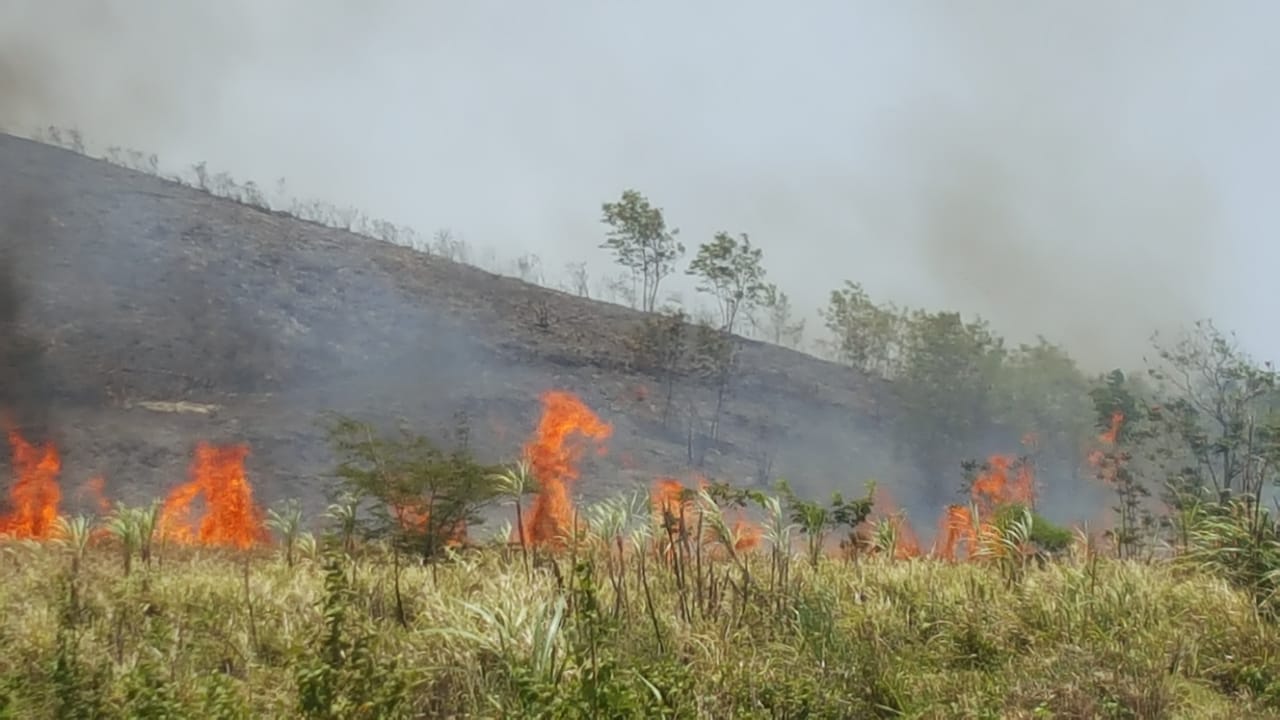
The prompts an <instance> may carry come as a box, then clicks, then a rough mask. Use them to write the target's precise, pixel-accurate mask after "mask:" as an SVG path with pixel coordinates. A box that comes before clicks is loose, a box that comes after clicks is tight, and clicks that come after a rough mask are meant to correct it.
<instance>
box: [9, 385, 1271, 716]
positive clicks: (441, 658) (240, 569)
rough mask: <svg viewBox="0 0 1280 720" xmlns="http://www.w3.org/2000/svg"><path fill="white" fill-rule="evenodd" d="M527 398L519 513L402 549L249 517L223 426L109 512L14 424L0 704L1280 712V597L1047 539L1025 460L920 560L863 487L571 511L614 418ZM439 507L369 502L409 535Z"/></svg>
mask: <svg viewBox="0 0 1280 720" xmlns="http://www.w3.org/2000/svg"><path fill="white" fill-rule="evenodd" d="M542 410H543V412H542V416H541V419H540V420H539V422H538V424H537V426H536V428H535V430H534V432H533V434H532V436H531V437H530V439H529V440H528V442H527V443H526V444H525V446H524V458H523V462H521V463H520V464H519V465H518V466H517V468H516V469H514V470H511V471H510V472H508V473H507V474H505V475H502V476H501V479H502V480H503V482H502V483H500V484H499V487H500V488H503V489H502V490H500V492H502V493H505V494H507V495H509V496H510V497H511V498H512V499H514V500H515V503H516V506H517V514H516V518H517V521H518V523H519V526H518V527H520V528H523V532H520V531H519V530H518V529H517V531H516V532H514V533H513V532H512V530H511V528H500V529H499V530H498V532H497V533H496V534H495V535H493V537H492V539H490V540H481V539H477V536H476V534H475V533H473V532H469V530H473V528H467V527H465V525H463V524H451V525H449V526H448V527H443V528H439V530H440V531H441V532H443V533H444V534H445V535H446V536H447V537H446V538H445V540H446V541H445V542H443V543H441V544H439V546H438V547H439V554H436V553H434V552H433V553H431V554H428V555H425V556H423V557H419V558H417V559H414V560H411V559H409V558H408V557H406V555H405V554H404V546H403V545H401V544H399V543H397V542H394V541H392V540H391V539H390V538H384V539H376V538H375V539H364V540H361V539H360V538H358V537H356V534H355V528H356V526H357V523H356V522H355V517H356V509H355V508H356V506H355V505H354V504H343V503H342V502H339V503H337V504H335V505H333V506H331V508H330V512H329V516H328V518H327V520H326V521H325V522H326V525H327V529H328V530H329V531H330V532H329V534H327V535H325V536H324V537H325V540H324V541H317V539H316V538H315V536H313V535H311V534H310V533H307V532H305V531H303V530H302V518H301V515H300V511H298V510H297V509H296V508H294V509H293V510H286V511H284V512H279V511H276V510H271V511H268V512H266V513H263V511H262V510H261V509H259V508H258V506H257V505H256V504H255V502H254V499H253V491H252V488H251V486H250V483H249V479H248V477H247V475H246V473H245V467H244V465H245V459H246V457H247V454H248V448H246V447H243V446H237V445H231V446H213V445H208V444H201V445H199V446H198V447H197V448H196V450H195V454H194V458H193V462H192V465H191V469H190V477H189V478H188V481H187V482H186V483H184V484H181V485H178V486H176V487H174V488H173V489H172V490H171V491H170V492H169V493H168V495H167V497H166V498H165V499H163V500H162V501H158V502H156V503H155V504H153V505H152V506H151V507H150V508H127V507H122V506H119V505H116V506H115V507H110V505H109V503H108V501H107V499H106V494H105V484H104V482H103V481H102V480H101V479H97V478H95V479H91V480H90V481H88V482H87V483H85V484H84V486H83V487H82V492H80V493H78V494H81V495H84V496H86V497H87V498H88V499H89V501H90V502H91V503H92V504H93V505H94V506H96V507H97V508H98V510H99V512H101V513H103V514H104V515H105V518H104V519H102V520H101V521H96V520H95V519H93V518H89V517H86V516H76V517H66V516H64V515H62V514H60V510H59V504H60V502H61V499H62V492H61V490H60V488H59V485H58V481H57V475H58V472H59V469H60V465H59V460H58V455H57V451H56V448H54V447H53V446H52V445H38V444H33V443H29V442H27V441H26V440H25V439H24V438H22V437H21V436H20V435H19V434H18V433H16V432H11V433H10V437H9V440H10V444H11V448H12V452H13V458H14V463H13V465H14V470H15V475H16V477H15V482H14V484H13V486H12V488H11V491H10V496H9V503H8V504H9V506H10V507H11V510H10V512H8V514H6V515H4V516H3V517H0V535H4V536H7V538H8V539H5V540H0V551H2V553H3V555H2V556H0V562H3V563H4V564H5V566H6V567H7V568H9V577H8V578H7V582H6V583H4V584H3V585H0V602H3V603H4V607H5V608H6V613H5V614H4V615H3V616H0V642H4V643H5V646H6V648H8V649H9V652H7V653H5V654H3V655H0V718H7V717H35V718H39V717H192V716H212V717H219V718H257V717H317V718H337V717H343V718H347V717H355V718H359V717H369V718H373V717H379V718H381V717H387V718H394V717H557V718H558V717H619V718H622V717H636V718H651V717H671V718H704V717H705V718H719V717H839V718H843V717H923V718H954V717H1010V718H1042V717H1068V718H1076V717H1079V718H1085V717H1088V718H1093V717H1131V718H1164V717H1190V718H1212V717H1232V718H1236V717H1241V716H1246V717H1280V656H1277V655H1276V654H1275V652H1274V648H1275V647H1277V646H1278V642H1280V626H1278V625H1277V624H1276V622H1275V620H1274V619H1273V618H1274V615H1271V614H1267V613H1260V612H1259V608H1260V607H1261V605H1260V604H1259V603H1260V601H1261V602H1262V603H1263V604H1265V603H1269V602H1271V601H1272V600H1273V598H1270V596H1268V597H1262V596H1260V595H1258V594H1256V593H1253V592H1250V590H1251V588H1241V587H1240V583H1239V582H1237V583H1236V585H1235V586H1232V585H1231V584H1230V582H1231V580H1232V578H1231V577H1229V576H1225V575H1224V574H1223V573H1220V572H1216V573H1215V572H1209V571H1205V570H1204V569H1202V568H1205V567H1208V565H1207V564H1204V563H1202V564H1201V568H1200V569H1198V568H1197V565H1196V563H1195V562H1191V563H1188V562H1186V560H1187V559H1188V558H1191V559H1194V558H1195V557H1196V555H1195V554H1194V553H1188V554H1187V555H1186V556H1185V557H1183V558H1175V559H1173V560H1170V561H1162V562H1152V563H1148V564H1139V563H1136V562H1132V561H1121V560H1116V559H1107V558H1103V557H1101V556H1100V554H1099V551H1098V548H1097V547H1096V546H1095V545H1094V543H1093V541H1092V540H1090V539H1089V538H1088V537H1087V536H1085V535H1084V534H1080V535H1079V536H1078V537H1076V538H1075V539H1074V541H1072V540H1071V539H1070V538H1066V539H1061V538H1060V539H1059V540H1061V542H1057V544H1056V546H1057V547H1059V550H1060V551H1059V552H1056V553H1055V552H1047V551H1046V549H1047V544H1046V542H1045V541H1044V540H1043V538H1044V537H1045V536H1044V531H1043V530H1042V529H1041V527H1040V525H1041V521H1040V520H1038V516H1036V515H1035V514H1034V513H1033V512H1032V511H1031V509H1030V508H1031V507H1033V506H1034V501H1035V496H1034V494H1035V477H1034V471H1033V468H1032V466H1031V465H1030V464H1028V463H1027V462H1025V461H1024V460H1023V459H1019V458H1014V457H1006V456H996V457H993V458H991V459H990V460H989V461H988V462H987V463H985V464H984V465H982V466H981V468H979V469H978V471H977V472H976V474H975V476H974V478H973V482H972V486H971V502H970V504H969V505H968V506H962V505H956V506H952V507H950V508H947V509H946V510H945V512H944V514H943V519H942V520H941V522H940V525H941V528H942V532H941V533H940V535H939V541H938V543H936V544H935V545H934V546H933V547H931V548H929V549H927V550H926V549H924V548H922V547H921V544H920V542H919V540H918V539H917V538H916V536H915V533H914V532H913V531H912V529H911V527H910V525H908V524H907V522H906V519H905V517H904V516H903V514H901V513H900V512H897V511H896V510H895V506H894V503H893V501H892V498H891V497H890V496H889V495H888V493H886V492H885V491H884V489H883V488H879V487H873V488H871V489H870V490H869V493H868V496H867V498H865V499H853V500H845V499H843V498H841V497H840V496H838V495H837V496H836V497H834V498H833V500H832V504H831V505H830V506H829V507H828V506H826V505H822V504H819V503H813V502H808V501H803V500H801V499H799V498H795V497H794V496H792V495H791V494H790V491H789V489H788V488H787V486H785V485H782V486H780V491H785V492H783V493H782V494H781V495H778V496H769V495H764V494H761V493H753V492H747V491H736V490H734V489H732V488H729V487H728V486H725V485H723V484H718V483H714V482H710V481H708V480H706V479H704V478H694V479H693V481H692V482H689V483H684V482H681V481H679V480H676V479H673V478H660V479H657V480H656V481H655V482H654V483H653V486H652V488H649V489H646V490H640V491H638V492H637V493H635V494H634V495H632V496H629V497H616V498H613V499H609V500H605V501H602V502H598V503H596V504H593V505H589V506H586V507H581V508H578V507H575V506H574V504H573V503H572V501H571V492H570V490H571V485H572V483H574V482H575V481H577V480H578V478H579V475H580V469H579V461H580V460H581V458H582V456H583V454H584V453H585V452H587V451H588V450H589V449H591V448H592V447H593V446H594V447H595V449H596V451H597V452H603V451H604V445H603V443H604V441H605V440H607V439H608V437H609V436H610V434H611V432H612V428H611V427H610V426H609V425H608V424H607V423H605V422H604V421H602V420H601V419H600V418H599V417H597V416H596V415H595V414H594V413H593V412H592V411H591V410H590V409H589V408H588V407H587V406H586V405H585V404H584V403H583V402H582V401H581V400H580V399H579V398H577V397H575V396H573V395H571V394H568V393H559V392H552V393H547V394H546V395H544V397H543V398H542ZM1119 422H1120V420H1116V425H1117V426H1118V423H1119ZM1100 442H1101V443H1102V444H1103V445H1106V444H1107V442H1108V437H1107V435H1105V434H1104V436H1103V437H1101V438H1100ZM370 447H373V446H372V445H370ZM374 454H375V456H376V457H375V460H377V461H378V462H376V463H375V471H374V476H376V477H381V476H382V475H383V474H387V473H390V474H391V475H396V474H397V473H400V472H402V471H403V472H408V470H407V469H406V468H410V467H412V465H404V466H403V467H402V466H401V465H400V464H392V465H391V466H390V468H389V469H388V466H386V465H385V464H384V463H383V462H382V460H384V458H382V456H381V455H379V453H377V452H375V453H374ZM388 479H394V478H388ZM527 491H534V493H535V496H534V500H533V503H532V505H531V507H530V508H529V511H528V513H527V515H524V514H522V513H520V512H519V509H520V508H522V507H523V506H522V505H521V502H522V501H521V498H522V496H523V495H524V493H525V492H527ZM419 500H421V498H419ZM389 502H390V501H389ZM747 507H755V508H757V509H758V510H759V511H760V514H762V515H763V518H762V519H761V520H760V521H759V522H756V521H754V520H752V519H750V518H748V517H746V514H745V512H744V510H745V509H746V508H747ZM431 510H432V506H431V504H430V502H429V501H428V502H426V503H425V504H423V503H421V502H419V503H416V504H415V505H412V506H401V505H396V504H394V503H392V506H391V507H390V508H389V512H391V514H392V515H393V518H394V520H395V523H394V525H395V526H396V527H397V528H398V532H401V533H413V532H429V530H428V528H430V527H432V526H433V525H435V524H437V523H432V522H430V518H431V515H430V513H431ZM521 518H524V519H523V520H521ZM1210 520H1212V521H1213V522H1217V523H1219V524H1221V523H1222V522H1225V521H1224V520H1223V519H1222V518H1210ZM1205 527H1209V526H1208V525H1206V526H1205ZM836 528H844V529H846V530H849V531H850V532H849V539H848V540H846V541H843V542H840V546H841V547H840V549H839V550H836V548H835V547H834V544H833V543H827V542H826V541H827V540H829V539H832V537H831V536H832V535H833V534H834V533H832V531H833V530H835V529H836ZM272 530H273V531H274V532H275V534H276V536H277V537H276V538H273V537H272V533H271V531H272ZM1202 534H1203V533H1202ZM1197 537H1199V536H1197ZM1205 537H1207V538H1208V539H1207V540H1206V541H1205V542H1203V543H1201V547H1202V548H1204V547H1210V546H1212V547H1216V546H1213V542H1215V541H1214V540H1213V537H1210V536H1205ZM513 539H514V541H515V542H513ZM835 539H836V540H839V538H835ZM1206 543H1207V544H1206ZM425 547H436V545H434V544H430V543H428V544H426V545H425ZM824 547H825V548H827V552H826V553H825V554H824V553H823V552H822V550H823V548H824ZM798 548H803V550H800V551H798ZM1211 549H1212V548H1211ZM1278 563H1280V561H1278Z"/></svg>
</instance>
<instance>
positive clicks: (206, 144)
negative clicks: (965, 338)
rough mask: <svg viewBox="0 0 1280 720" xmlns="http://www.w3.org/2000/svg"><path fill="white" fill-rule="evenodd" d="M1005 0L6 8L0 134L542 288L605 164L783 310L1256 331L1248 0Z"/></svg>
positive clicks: (1256, 38)
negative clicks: (313, 204)
mask: <svg viewBox="0 0 1280 720" xmlns="http://www.w3.org/2000/svg"><path fill="white" fill-rule="evenodd" d="M1012 7H1014V6H1012V5H1010V4H1003V3H995V2H976V1H974V2H952V3H946V4H942V3H921V2H903V3H894V4H892V5H890V4H881V5H872V4H859V5H857V6H856V7H855V6H854V4H850V3H842V2H835V1H834V0H831V1H826V0H823V1H820V2H819V1H815V2H811V3H805V4H802V5H796V6H787V7H785V8H784V6H783V5H780V4H776V3H763V2H749V3H733V4H730V3H727V2H711V3H700V4H698V5H697V7H696V8H695V7H693V6H691V5H689V4H687V3H686V4H676V3H670V2H656V3H645V4H644V5H642V6H640V5H636V6H625V5H621V4H604V3H588V2H585V0H579V1H577V2H570V1H568V0H565V1H562V2H558V3H538V4H532V3H530V4H512V3H497V2H493V1H492V0H489V1H479V2H467V3H420V2H407V1H406V2H393V1H390V0H385V1H380V2H369V3H361V4H358V5H357V4H352V3H339V2H315V1H309V2H302V1H301V0H288V1H286V0H280V1H278V2H273V3H269V4H268V3H258V2H251V1H250V0H237V1H230V2H222V3H217V4H216V5H208V4H206V5H197V4H189V3H183V4H177V3H170V2H162V1H160V0H152V1H149V2H143V1H138V2H131V3H128V4H124V3H112V2H107V1H106V0H98V1H94V0H83V1H80V2H70V1H68V2H60V3H48V2H40V1H37V0H16V1H15V2H10V3H6V4H5V5H4V6H3V8H0V126H3V127H6V128H9V129H10V130H13V131H17V132H29V131H31V130H32V129H34V128H37V127H43V126H47V125H58V126H63V127H76V128H78V129H80V130H81V131H83V133H84V134H85V137H86V139H87V140H89V141H90V142H92V143H94V144H95V145H97V146H106V145H121V146H126V147H133V148H137V149H139V150H143V151H145V152H155V153H157V154H159V156H160V158H161V162H162V165H164V166H165V167H166V168H168V169H170V170H178V169H182V168H185V167H188V166H190V165H191V164H192V163H195V162H199V161H207V162H208V164H209V167H210V168H211V169H213V170H226V171H228V172H230V173H232V174H233V175H235V176H236V177H237V178H240V179H251V180H255V181H257V182H258V183H260V184H262V185H265V186H270V185H271V184H272V183H273V182H274V181H275V179H276V178H278V177H281V176H283V177H285V178H287V180H288V184H289V187H290V189H291V191H292V192H293V193H294V194H297V195H301V196H315V197H320V198H323V199H326V200H329V201H332V202H334V203H337V204H343V205H345V204H352V205H356V206H358V207H361V208H363V209H365V210H367V211H368V212H370V213H371V214H373V215H376V216H382V217H386V218H388V219H391V220H394V221H397V222H403V223H407V224H410V225H413V226H415V227H417V228H418V229H420V230H422V231H430V230H432V229H434V228H437V227H442V226H449V227H452V228H454V229H455V230H456V231H458V232H459V233H460V234H461V235H462V237H464V238H466V239H468V240H470V241H471V242H472V243H474V244H476V245H478V246H481V247H483V246H491V247H493V248H495V249H496V251H497V254H498V255H499V257H501V258H503V259H507V260H514V259H515V258H516V257H517V256H519V255H521V254H524V253H528V252H533V253H537V254H539V255H540V256H541V258H542V260H543V264H544V267H545V271H546V274H547V275H548V276H550V278H552V279H553V280H554V279H556V278H557V276H558V275H559V274H560V272H561V271H560V268H561V267H562V266H563V264H564V263H566V262H570V261H578V260H589V261H590V265H591V268H592V271H593V275H594V276H595V277H596V278H599V277H600V276H601V275H602V274H604V273H609V272H612V270H611V269H610V266H609V258H607V257H606V256H605V255H603V253H602V251H599V250H598V249H596V246H597V245H598V244H599V242H600V238H601V231H600V227H599V217H598V213H599V205H600V203H601V202H603V201H606V200H610V199H613V198H614V197H616V196H617V195H618V193H620V192H621V190H622V189H624V188H626V187H636V188H637V189H640V190H641V191H642V192H645V193H646V194H648V195H649V196H650V197H651V199H652V200H653V201H654V202H655V203H657V204H658V205H660V206H663V207H665V208H666V210H667V212H668V215H669V220H670V221H671V222H672V223H673V224H674V225H676V226H678V227H680V228H681V230H682V238H683V239H684V240H685V242H686V244H689V245H696V244H697V243H698V242H701V241H703V240H705V239H708V238H710V237H711V235H712V234H713V233H714V232H715V231H717V230H728V231H730V232H735V233H736V232H748V233H750V234H751V235H752V238H753V239H754V240H755V241H756V242H757V243H759V244H760V245H761V246H762V247H763V248H764V249H765V253H766V261H767V266H768V269H769V272H770V276H771V279H773V280H774V281H776V282H777V283H778V284H779V285H780V286H781V287H782V288H783V289H784V290H786V291H787V292H789V293H790V294H791V295H792V296H793V298H794V302H795V304H796V305H797V306H799V307H804V308H817V307H818V306H820V305H821V304H823V303H824V302H825V298H826V295H827V293H828V292H829V291H830V290H831V289H833V288H835V287H838V286H839V285H840V283H841V282H842V281H843V280H845V279H852V280H856V281H860V282H862V283H863V284H864V285H865V286H866V287H867V288H868V290H869V291H870V292H871V293H872V294H873V296H875V297H877V298H881V299H886V300H892V301H895V302H898V303H900V304H909V305H924V306H927V307H930V308H942V309H955V310H961V311H963V312H965V313H966V314H972V313H978V314H981V315H982V316H984V317H986V318H988V319H990V320H991V321H992V323H993V325H994V326H995V327H996V329H997V330H998V331H1000V332H1003V333H1005V334H1007V335H1009V336H1010V337H1011V338H1012V339H1014V340H1031V339H1032V338H1033V337H1034V335H1035V334H1043V335H1045V336H1046V337H1047V338H1048V339H1050V340H1053V341H1059V342H1063V343H1065V344H1066V345H1067V346H1068V347H1069V349H1070V350H1071V351H1072V352H1073V353H1074V354H1076V355H1077V356H1079V357H1080V358H1081V359H1082V360H1083V361H1085V362H1086V363H1088V364H1090V365H1095V366H1099V367H1108V366H1111V365H1114V364H1127V365H1131V364H1134V363H1136V362H1138V360H1139V358H1140V356H1141V354H1142V351H1143V350H1144V349H1145V347H1146V344H1147V337H1148V336H1149V334H1150V333H1151V331H1153V330H1155V329H1158V328H1162V327H1169V326H1172V325H1176V324H1179V323H1182V322H1183V321H1186V320H1190V319H1194V318H1195V317H1198V316H1203V315H1212V316H1214V317H1215V318H1219V319H1220V320H1221V321H1222V323H1223V324H1224V325H1226V326H1229V327H1233V328H1236V329H1238V330H1240V332H1241V333H1242V336H1243V338H1244V340H1245V343H1246V346H1248V347H1249V348H1250V349H1252V350H1254V351H1255V352H1257V353H1259V354H1262V355H1265V356H1270V357H1276V356H1280V347H1278V346H1277V345H1275V344H1271V345H1268V344H1267V342H1268V338H1267V337H1266V333H1267V330H1268V328H1267V324H1266V318H1265V317H1263V316H1262V311H1261V310H1256V309H1254V308H1255V307H1256V306H1257V305H1258V303H1257V300H1256V298H1255V297H1254V296H1253V295H1254V293H1256V291H1255V290H1254V288H1256V287H1258V286H1259V282H1260V281H1262V280H1263V279H1264V277H1265V276H1264V275H1263V274H1262V273H1263V272H1264V271H1265V270H1264V269H1265V268H1266V267H1268V266H1274V264H1273V263H1274V260H1275V259H1277V258H1276V257H1275V255H1276V253H1277V251H1275V250H1271V249H1270V247H1269V245H1270V243H1269V242H1268V240H1269V239H1270V235H1271V234H1272V232H1273V231H1274V229H1275V228H1276V225H1277V222H1278V221H1280V219H1278V218H1276V217H1275V214H1274V211H1272V210H1270V209H1268V205H1269V204H1270V203H1269V202H1268V198H1267V197H1266V195H1264V194H1263V193H1264V192H1265V191H1264V190H1262V188H1265V187H1268V186H1272V183H1273V182H1274V178H1272V177H1270V175H1271V173H1274V172H1275V171H1274V170H1272V169H1271V168H1274V167H1277V166H1280V164H1278V163H1277V162H1276V160H1277V159H1280V143H1277V142H1276V139H1275V137H1274V131H1273V130H1271V128H1274V127H1277V126H1280V123H1278V122H1277V121H1278V120H1280V100H1278V99H1277V98H1276V96H1275V94H1274V93H1272V92H1269V90H1268V87H1269V86H1268V85H1266V84H1264V83H1267V81H1268V78H1267V68H1268V67H1274V66H1275V62H1276V61H1277V60H1280V58H1278V57H1276V56H1277V55H1280V49H1277V48H1274V47H1271V48H1269V47H1268V45H1269V44H1270V43H1268V38H1267V28H1269V27H1274V26H1275V21H1276V20H1280V17H1277V16H1278V15H1280V9H1278V8H1276V7H1275V6H1273V5H1271V4H1265V3H1261V2H1255V3H1249V2H1238V3H1232V4H1230V5H1229V6H1221V7H1213V6H1211V5H1209V4H1204V3H1192V2H1160V3H1155V2H1136V1H1135V2H1121V3H1066V2H1055V3H1037V4H1036V5H1034V6H1028V5H1023V4H1019V5H1017V6H1016V7H1017V9H1016V10H1012V9H1011V8H1012ZM1255 268H1256V269H1255ZM593 284H594V283H593ZM671 289H673V290H676V289H678V290H681V291H682V293H683V295H684V297H685V298H686V300H688V299H690V298H691V297H692V292H691V288H690V286H689V284H688V283H686V282H683V279H681V280H679V281H677V282H674V283H673V284H672V286H671ZM811 325H816V323H813V322H811ZM811 335H812V333H811ZM1272 342H1274V341H1272Z"/></svg>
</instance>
